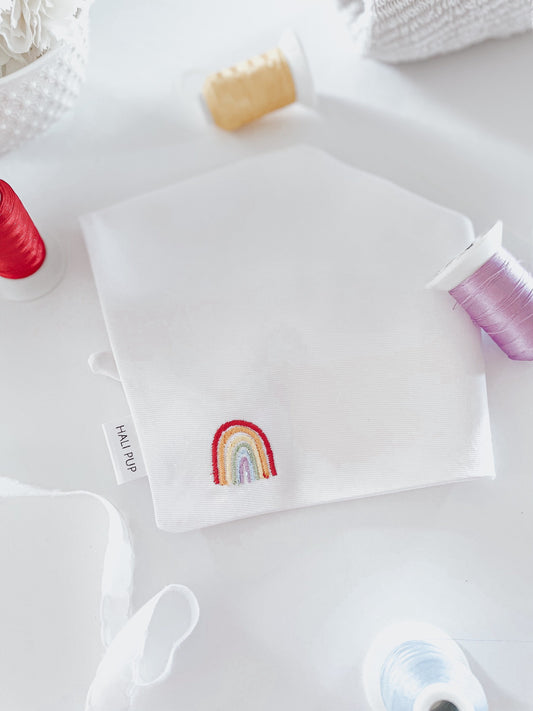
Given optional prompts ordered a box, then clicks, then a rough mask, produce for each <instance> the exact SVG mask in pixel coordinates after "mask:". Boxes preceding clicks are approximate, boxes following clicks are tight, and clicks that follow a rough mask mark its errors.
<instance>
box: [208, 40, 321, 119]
mask: <svg viewBox="0 0 533 711" xmlns="http://www.w3.org/2000/svg"><path fill="white" fill-rule="evenodd" d="M202 96H203V101H204V103H205V105H206V107H207V109H208V110H209V113H210V114H211V117H212V119H213V121H214V122H215V124H216V125H217V126H219V127H220V128H223V129H225V130H226V131H234V130H236V129H238V128H240V127H241V126H244V125H245V124H247V123H250V122H251V121H255V119H258V118H260V117H261V116H264V115H265V114H268V113H270V112H271V111H276V110H277V109H281V108H282V107H284V106H288V105H289V104H292V103H294V102H295V101H298V100H301V101H302V102H303V103H307V104H313V103H314V91H313V84H312V79H311V74H310V72H309V67H308V65H307V60H306V59H305V54H304V52H303V50H302V47H301V45H300V42H299V40H298V38H297V37H296V35H295V34H294V33H292V32H286V33H285V34H284V35H283V37H282V38H281V40H280V45H279V46H278V47H275V48H274V49H270V50H269V51H268V52H265V53H264V54H259V55H257V56H256V57H252V58H251V59H248V60H246V61H244V62H239V63H238V64H235V65H234V66H232V67H229V68H228V69H223V70H221V71H219V72H215V73H213V74H210V75H209V76H208V77H207V78H206V80H205V82H204V85H203V89H202Z"/></svg>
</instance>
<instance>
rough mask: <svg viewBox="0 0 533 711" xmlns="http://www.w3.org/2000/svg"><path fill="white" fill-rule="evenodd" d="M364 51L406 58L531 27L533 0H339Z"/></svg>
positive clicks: (370, 54)
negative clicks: (468, 0) (473, 0)
mask: <svg viewBox="0 0 533 711" xmlns="http://www.w3.org/2000/svg"><path fill="white" fill-rule="evenodd" d="M339 4H340V6H341V8H342V10H343V12H344V14H345V15H346V17H347V19H348V23H349V25H350V28H351V30H352V33H353V35H354V37H355V41H356V44H357V48H358V50H359V51H360V52H361V54H363V55H365V56H367V57H372V58H373V59H381V60H383V61H385V62H406V61H411V60H415V59H423V58H425V57H430V56H433V55H435V54H444V53H446V52H452V51H454V50H457V49H461V48H462V47H466V46H468V45H471V44H476V43H478V42H482V41H483V40H486V39H489V38H491V37H508V36H509V35H512V34H515V33H517V32H524V31H526V30H529V29H531V27H532V22H533V3H532V0H476V1H475V2H472V1H470V2H465V1H464V0H434V2H427V1H426V2H424V1H422V2H421V0H339Z"/></svg>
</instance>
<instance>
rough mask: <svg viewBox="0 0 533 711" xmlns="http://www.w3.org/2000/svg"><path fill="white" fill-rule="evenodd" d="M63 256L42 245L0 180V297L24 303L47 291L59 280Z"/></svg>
mask: <svg viewBox="0 0 533 711" xmlns="http://www.w3.org/2000/svg"><path fill="white" fill-rule="evenodd" d="M64 267H65V262H64V258H63V253H62V252H61V250H60V249H59V246H58V244H57V243H56V242H55V241H54V240H47V243H46V244H45V243H44V241H43V239H42V237H41V235H40V234H39V232H38V230H37V228H36V227H35V225H34V223H33V221H32V219H31V217H30V216H29V214H28V212H27V211H26V208H25V207H24V205H23V204H22V202H21V201H20V199H19V197H18V196H17V194H16V193H15V191H14V190H13V188H11V186H10V185H9V184H8V183H6V182H5V181H3V180H0V294H1V295H2V296H3V297H4V298H6V299H9V300H12V301H28V300H31V299H36V298H38V297H39V296H43V295H44V294H46V293H47V292H49V291H51V290H52V289H53V288H54V287H55V286H56V285H57V283H58V282H59V281H60V279H61V277H62V276H63V272H64Z"/></svg>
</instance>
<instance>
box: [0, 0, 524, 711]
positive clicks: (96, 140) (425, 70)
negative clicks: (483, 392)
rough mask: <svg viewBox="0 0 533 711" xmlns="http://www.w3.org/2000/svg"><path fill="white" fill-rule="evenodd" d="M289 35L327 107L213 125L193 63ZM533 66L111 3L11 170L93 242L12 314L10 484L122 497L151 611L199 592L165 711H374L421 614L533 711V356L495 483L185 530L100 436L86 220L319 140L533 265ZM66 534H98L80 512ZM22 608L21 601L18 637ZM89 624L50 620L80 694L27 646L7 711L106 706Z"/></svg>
mask: <svg viewBox="0 0 533 711" xmlns="http://www.w3.org/2000/svg"><path fill="white" fill-rule="evenodd" d="M286 26H293V27H295V28H296V29H297V31H298V32H299V33H300V35H301V37H302V40H303V42H304V45H305V47H306V49H307V52H308V55H309V60H310V63H311V66H312V70H313V74H314V77H315V81H316V86H317V90H318V92H319V98H320V101H319V106H318V111H317V112H316V113H315V114H312V113H308V112H306V111H304V110H301V109H298V108H291V109H288V110H285V111H283V112H280V113H278V114H277V115H275V116H272V117H269V118H268V119H266V120H264V121H262V122H260V123H257V124H255V125H254V126H252V127H249V128H248V129H246V130H244V131H241V132H240V133H239V134H238V135H225V134H224V135H222V134H221V133H219V132H218V131H216V130H215V129H208V128H206V127H205V126H203V125H202V124H201V123H200V122H197V121H196V122H195V120H194V119H195V113H194V111H193V110H191V111H188V109H187V106H186V100H185V99H184V98H180V95H179V91H178V89H179V87H180V75H181V74H182V72H183V71H185V70H190V69H201V68H202V67H208V68H210V67H218V66H221V65H223V64H226V63H231V62H232V61H234V60H236V59H240V58H243V57H246V56H248V55H250V54H254V53H256V52H257V51H261V50H263V49H266V48H268V47H269V46H271V45H273V44H274V43H275V41H276V39H277V37H278V35H279V33H280V31H281V30H282V29H283V28H284V27H286ZM532 66H533V36H531V35H530V36H521V37H517V38H513V39H511V40H508V41H505V42H489V43H485V44H484V45H480V46H478V47H475V48H472V49H469V50H465V51H463V52H459V53H456V54H453V55H449V56H446V57H441V58H437V59H433V60H431V61H427V62H424V63H418V64H410V65H405V66H400V67H392V66H386V65H380V64H377V63H374V62H371V61H363V60H360V59H359V58H358V57H357V56H356V54H355V52H354V50H353V48H352V45H351V42H350V37H349V34H348V32H347V30H346V27H345V26H344V24H343V21H342V19H341V17H340V16H339V14H338V13H337V10H336V7H335V4H334V3H333V2H326V1H325V0H321V1H319V0H268V2H262V3H259V2H257V1H255V2H254V1H252V2H251V1H250V0H230V1H229V2H228V1H226V2H224V3H222V2H216V0H195V2H190V0H159V1H158V2H157V3H150V2H142V1H141V0H106V2H103V1H102V0H101V1H100V2H96V4H95V6H94V8H93V12H92V47H91V57H90V64H89V72H88V80H87V83H86V85H85V87H84V90H83V93H82V96H81V98H80V100H79V102H78V103H77V105H76V107H75V110H74V113H73V114H72V115H71V116H70V117H67V118H66V119H64V120H63V121H61V123H60V124H58V125H57V126H56V127H54V128H53V129H52V130H51V131H50V132H49V133H48V134H47V135H46V136H44V137H42V138H39V139H37V140H35V141H33V142H32V143H30V144H27V145H26V146H24V147H23V148H21V149H19V150H18V151H16V152H13V153H11V154H8V155H6V156H3V157H1V158H0V175H1V177H2V178H4V179H5V180H7V181H8V182H10V183H11V184H12V185H13V186H14V187H15V189H16V190H17V191H18V193H19V194H20V195H21V196H22V198H23V200H24V201H25V203H26V205H27V207H28V209H29V211H30V213H31V214H32V216H33V218H34V220H35V222H36V223H37V225H38V226H39V228H40V230H41V232H42V233H43V235H44V236H45V237H46V235H47V234H50V235H52V234H53V235H54V236H55V237H57V238H58V240H59V241H60V242H61V243H62V245H63V246H64V248H65V249H66V250H67V251H68V253H69V267H68V272H67V274H66V277H65V279H64V281H63V282H62V283H61V285H60V286H59V287H58V288H57V289H56V290H55V291H54V292H53V293H52V294H50V295H49V296H47V297H46V298H43V299H40V300H39V301H36V302H32V303H20V304H18V303H10V302H0V323H1V324H2V348H1V349H0V368H1V372H2V374H3V377H2V393H1V398H0V418H1V420H0V421H1V427H0V451H1V452H2V469H1V472H0V474H1V475H4V476H10V477H13V478H17V479H19V480H21V481H24V482H28V483H32V484H38V485H39V486H44V487H48V488H62V489H90V490H92V491H95V492H98V493H100V494H103V495H104V496H106V497H107V498H108V499H110V500H111V501H112V502H114V503H115V504H116V505H117V506H118V507H119V508H120V510H121V511H122V512H123V513H124V514H125V516H126V518H127V519H128V522H129V524H130V526H131V529H132V532H133V536H134V542H135V547H136V556H137V568H136V579H135V591H134V606H135V607H138V606H139V605H141V604H142V603H144V602H145V601H146V600H147V599H148V598H149V597H151V596H152V595H153V594H155V593H156V592H157V591H158V590H159V589H160V588H161V587H162V586H163V585H165V584H166V583H170V582H179V583H184V584H186V585H188V586H190V587H191V588H192V590H193V591H194V592H195V593H196V594H197V596H198V599H199V602H200V607H201V619H200V623H199V626H198V628H197V630H196V632H195V633H194V634H193V636H192V637H191V639H190V641H189V642H188V643H187V645H186V646H185V647H184V648H183V650H182V651H181V653H180V655H179V657H178V660H177V665H176V669H175V673H174V674H173V676H172V679H171V680H170V681H169V682H168V683H165V684H163V685H162V686H161V687H160V688H159V689H158V690H157V692H156V693H154V696H153V700H152V703H151V709H154V710H157V711H166V710H167V709H168V710H169V711H170V709H173V710H174V709H178V708H182V709H187V711H215V710H220V711H229V710H230V709H232V711H237V710H241V709H242V710H243V711H244V709H247V710H248V709H254V711H262V710H263V709H264V710H265V711H266V710H267V709H271V708H278V709H283V710H284V709H291V710H294V711H296V709H301V711H304V710H305V711H311V710H316V711H319V710H325V709H336V710H338V711H341V710H343V709H346V710H348V709H364V708H366V703H365V699H364V694H363V690H362V685H361V677H360V670H361V662H362V659H363V657H364V654H365V651H366V649H367V648H368V645H369V644H370V642H371V641H372V639H373V637H374V635H375V634H376V633H377V632H379V631H380V630H381V629H382V627H383V626H384V625H386V624H388V623H389V622H392V621H395V620H397V619H404V618H416V619H422V620H426V621H429V622H431V623H433V624H435V625H439V626H441V627H442V628H444V629H445V630H446V631H447V632H448V633H449V634H450V635H452V636H453V637H455V638H456V639H457V640H459V641H460V643H461V645H462V646H463V648H464V649H465V651H466V652H467V654H468V656H469V659H470V661H471V663H472V666H473V669H474V671H475V673H476V674H477V675H478V676H479V678H480V680H481V681H482V683H483V685H484V687H485V689H486V692H487V695H488V697H489V701H490V705H491V708H492V709H500V710H503V711H530V710H531V709H533V677H532V675H531V671H530V667H531V664H532V662H533V595H532V594H531V593H532V590H533V561H532V554H531V549H532V547H531V541H532V540H533V471H532V461H533V437H532V436H531V402H533V399H532V395H533V367H532V366H531V364H524V363H514V362H511V361H509V360H508V359H507V358H506V357H505V356H504V355H503V354H502V353H501V352H500V351H498V350H497V349H496V348H495V347H493V345H492V344H490V343H489V344H487V372H488V384H489V398H490V409H491V418H492V425H493V431H494V445H495V452H496V458H497V469H498V477H497V479H496V480H495V481H488V480H487V481H478V482H472V483H466V484H460V485H450V486H445V487H440V488H434V489H427V490H422V491H413V492H408V493H403V494H395V495H389V496H382V497H378V498H373V499H367V500H360V501H353V502H345V503H340V504H334V505H328V506H322V507H316V508H312V509H304V510H299V511H294V512H288V513H281V514H279V515H270V516H264V517H260V518H256V519H251V520H245V521H240V522H237V523H233V524H228V525H224V526H219V527H215V528H212V529H206V530H203V531H198V532H194V533H189V534H184V535H170V534H167V533H162V532H160V531H158V530H157V529H156V527H155V525H154V519H153V512H152V504H151V499H150V494H149V487H148V484H147V482H146V481H145V480H140V481H136V482H133V483H130V484H128V485H125V486H123V487H120V488H119V487H117V486H116V485H115V483H114V478H113V472H112V467H111V463H110V461H109V458H108V454H107V451H106V446H105V443H104V439H103V436H102V432H101V427H100V424H101V423H102V422H106V421H109V420H112V419H114V418H115V417H120V416H122V415H123V414H124V413H125V412H126V404H125V399H124V396H123V394H122V391H121V386H120V384H119V383H115V382H111V381H109V380H107V379H104V378H97V377H96V376H94V375H92V374H91V373H90V372H89V370H88V368H87V357H88V355H89V354H90V353H92V352H93V351H97V350H105V349H106V348H107V338H106V332H105V328H104V324H103V320H102V316H101V313H100V309H99V304H98V300H97V295H96V291H95V287H94V284H93V280H92V275H91V272H90V269H89V264H88V260H87V255H86V252H85V249H84V246H83V243H82V239H81V233H80V229H79V226H78V223H77V216H78V215H79V214H81V213H84V212H88V211H90V210H93V209H97V208H99V207H102V206H105V205H109V204H112V203H114V202H116V201H118V200H120V199H123V198H125V197H128V196H131V195H134V194H138V193H141V192H145V191H147V190H149V189H153V188H157V187H160V186H164V185H166V184H168V183H170V182H172V181H175V180H178V179H180V178H182V177H185V176H188V175H191V174H193V173H199V172H201V171H203V170H206V169H208V168H209V167H210V166H213V165H216V164H220V163H224V162H227V161H229V160H234V159H236V158H238V157H239V156H242V155H245V154H247V153H251V152H256V151H263V150H268V149H269V148H274V147H279V146H283V145H289V144H292V143H295V142H307V143H312V144H315V145H318V146H322V147H324V148H326V149H327V150H329V151H331V152H332V153H333V154H335V155H337V156H339V157H341V158H343V159H344V160H346V161H348V162H351V163H353V164H354V165H357V166H359V167H362V168H364V169H367V170H371V171H373V172H376V173H378V174H380V175H384V176H386V177H389V178H391V179H393V180H394V181H396V182H397V183H399V184H400V185H403V186H405V187H408V188H410V189H412V190H415V191H416V192H419V193H421V194H422V195H425V196H427V197H428V198H430V199H432V200H435V201H436V202H439V203H441V204H444V205H447V206H450V207H452V208H454V209H457V210H460V211H462V212H464V213H465V214H467V215H469V216H470V217H471V218H472V219H473V221H474V224H475V226H476V229H477V230H478V231H479V232H481V231H483V230H485V229H487V228H489V227H490V226H491V225H492V223H493V222H494V221H495V220H496V219H498V218H502V219H503V220H504V222H505V224H506V226H507V228H508V229H507V233H506V240H507V243H508V245H510V246H511V248H512V249H513V251H514V252H515V253H516V254H517V255H518V256H520V257H522V258H523V259H524V260H525V261H526V263H529V266H533V259H531V257H532V253H533V250H532V249H531V247H532V241H533V231H532V227H533V199H532V197H533V131H532V130H531V126H532V125H533V92H532V91H531V75H532V70H531V67H532ZM206 199H208V198H207V197H206ZM413 259H416V254H415V255H413ZM92 506H93V507H94V506H96V504H92ZM15 518H16V517H15ZM39 520H40V519H39V517H38V516H35V518H34V517H33V516H29V517H28V521H31V522H32V524H31V525H28V526H27V527H26V528H23V529H21V527H20V526H19V527H18V528H17V536H18V537H19V538H18V539H17V540H20V546H18V547H15V546H14V547H13V551H12V555H11V556H7V553H5V552H3V553H2V560H3V558H4V557H5V556H7V558H8V559H9V566H8V570H9V571H10V572H9V573H8V575H10V576H11V578H13V577H16V576H17V575H20V580H21V581H29V580H31V579H32V577H33V571H32V569H31V563H30V564H28V560H29V559H28V556H29V555H30V553H29V551H31V550H32V546H31V543H32V541H34V540H35V538H36V537H38V536H39V530H40V529H39V526H40V525H42V524H39ZM96 520H97V522H98V526H102V525H104V524H103V523H102V522H103V520H104V519H103V517H101V515H100V514H98V518H97V519H96ZM13 525H15V524H13ZM58 525H59V524H58ZM62 525H63V526H64V529H65V535H68V536H70V535H72V536H73V537H74V539H76V540H77V539H78V538H79V539H80V540H82V539H83V531H85V528H83V530H82V531H80V530H79V527H78V525H77V518H76V517H70V518H69V520H68V523H63V524H62ZM56 533H57V532H56ZM83 540H85V539H83ZM100 544H101V541H100V540H99V539H98V545H100ZM94 545H96V544H94ZM21 550H24V551H26V552H25V554H24V556H22V555H20V556H19V552H20V551H21ZM91 550H93V549H91ZM94 550H96V549H94ZM98 550H99V548H98ZM17 551H18V552H17ZM93 552H94V551H93ZM35 555H36V556H38V555H39V547H38V546H35ZM30 560H31V556H30ZM68 560H70V558H66V564H68ZM91 560H92V559H91ZM6 565H7V563H6ZM90 565H91V566H92V567H94V568H95V570H96V571H97V570H98V566H97V565H96V564H95V563H94V561H93V562H92V563H91V564H90ZM91 569H92V568H91ZM73 575H78V574H77V573H76V572H75V571H73ZM78 578H79V585H78V587H77V588H76V586H75V585H74V584H73V585H72V589H70V588H69V589H68V590H66V589H65V587H64V585H63V586H61V585H59V584H58V585H57V586H56V588H57V589H56V590H55V592H54V591H53V590H52V588H53V586H52V588H50V589H49V588H48V587H46V586H44V587H43V586H39V585H37V586H35V595H36V596H37V597H38V598H39V600H41V603H42V604H43V609H46V608H47V605H46V604H45V603H46V601H47V600H48V601H50V604H51V601H52V599H53V595H55V594H59V595H60V596H61V595H64V596H65V599H66V597H67V596H68V595H71V594H72V590H74V589H75V588H76V596H77V597H76V600H77V604H78V605H79V608H78V609H83V608H84V604H86V605H87V606H89V605H91V606H92V607H91V608H90V609H91V610H92V609H93V607H94V590H93V588H92V587H91V586H90V585H85V584H82V582H83V581H82V579H81V577H79V576H78ZM39 596H40V597H39ZM15 599H16V598H13V600H15ZM43 601H44V602H43ZM10 604H11V603H10ZM13 604H15V603H13ZM21 604H23V603H22V602H21ZM24 604H27V602H25V603H24ZM56 606H57V604H56ZM66 609H67V610H69V611H70V613H69V614H68V615H66V616H65V619H64V620H61V619H60V618H61V615H59V614H58V615H57V621H56V624H57V625H58V626H59V627H61V626H63V627H65V626H68V625H72V619H73V614H72V609H74V608H73V607H69V606H67V608H66ZM10 614H12V613H9V612H8V611H7V608H5V607H4V609H3V610H2V609H0V628H2V626H3V624H4V623H3V622H2V619H1V618H2V615H4V616H8V615H10ZM39 619H40V618H39V616H35V620H33V621H32V624H38V620H39ZM21 624H23V623H21ZM28 624H29V623H28ZM43 624H44V622H43ZM80 625H81V626H80V632H79V635H77V636H76V635H68V634H66V633H63V634H57V635H53V634H50V630H49V629H48V627H46V626H45V627H43V631H42V635H41V638H40V644H41V647H42V651H43V653H44V654H43V658H42V665H49V667H50V668H51V669H52V668H56V671H57V663H58V660H61V665H62V668H61V674H62V675H63V676H64V677H65V678H68V679H70V680H71V683H70V684H69V685H68V693H67V691H66V690H65V688H58V686H61V685H57V684H56V686H55V688H52V685H50V684H48V685H44V686H45V688H43V685H42V684H41V682H40V681H39V679H40V678H41V677H42V669H40V670H39V674H38V675H36V673H35V672H34V671H33V670H32V664H34V663H35V662H34V661H32V659H28V658H27V656H25V655H24V649H23V647H22V646H21V645H19V647H18V648H16V649H14V650H12V653H11V654H9V655H3V656H2V655H0V658H1V659H3V660H4V661H3V662H2V663H3V665H4V672H3V675H4V677H5V679H6V680H9V682H10V683H11V691H10V693H11V696H10V697H9V698H10V699H11V700H12V701H10V703H11V704H13V706H12V707H8V708H6V709H5V711H26V710H27V711H30V709H31V710H32V711H35V710H36V709H39V711H49V710H50V711H51V709H54V711H67V710H68V711H72V709H75V708H77V709H81V708H82V707H83V699H84V696H85V693H86V690H87V687H88V685H89V683H90V680H91V678H92V676H93V674H94V671H95V667H96V665H97V663H98V660H99V656H100V655H101V653H102V649H101V647H100V646H99V643H98V634H99V631H98V626H97V624H96V623H95V624H94V630H92V629H91V628H90V625H89V626H88V625H87V624H85V622H84V623H83V624H81V623H80ZM47 630H48V631H47ZM43 635H44V636H43ZM69 645H70V647H69ZM0 647H1V641H0ZM65 648H66V649H67V650H69V652H70V654H65ZM82 650H83V651H82ZM69 659H70V664H69V663H68V661H67V660H69ZM10 665H11V666H10ZM21 665H22V666H21ZM28 667H29V668H28ZM21 668H22V669H25V674H26V675H27V678H28V679H29V680H30V683H29V684H28V685H27V686H25V685H24V684H23V682H22V677H23V676H24V675H22V674H21V673H20V670H21ZM10 669H11V670H12V671H10ZM56 677H57V673H56ZM58 678H59V677H58ZM32 679H33V683H31V680H32ZM72 680H75V683H72ZM17 685H19V686H20V697H18V698H17V696H16V690H17V688H18V687H17ZM28 689H29V691H28ZM0 705H1V704H0ZM2 709H3V711H4V706H2ZM110 711H112V710H110Z"/></svg>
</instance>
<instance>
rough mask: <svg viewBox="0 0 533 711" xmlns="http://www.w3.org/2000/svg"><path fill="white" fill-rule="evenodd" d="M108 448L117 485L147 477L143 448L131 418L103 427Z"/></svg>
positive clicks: (105, 424) (109, 423) (107, 423)
mask: <svg viewBox="0 0 533 711" xmlns="http://www.w3.org/2000/svg"><path fill="white" fill-rule="evenodd" d="M102 429H103V430H104V436H105V440H106V442H107V448H108V449H109V454H110V456H111V461H112V462H113V469H114V470H115V477H116V480H117V484H119V485H120V484H126V483H127V482H128V481H133V480H134V479H142V478H143V477H145V476H147V473H146V467H145V465H144V460H143V457H142V454H141V447H140V445H139V439H138V437H137V432H136V431H135V425H134V424H133V420H132V418H131V417H124V418H123V419H122V420H119V421H117V420H115V421H114V422H106V423H104V424H103V425H102Z"/></svg>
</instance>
